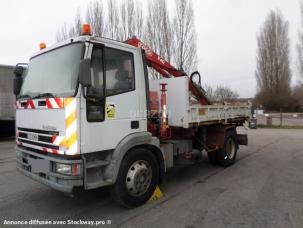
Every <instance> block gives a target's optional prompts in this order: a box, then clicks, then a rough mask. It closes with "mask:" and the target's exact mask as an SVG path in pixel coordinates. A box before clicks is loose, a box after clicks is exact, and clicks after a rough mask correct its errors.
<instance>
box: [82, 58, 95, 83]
mask: <svg viewBox="0 0 303 228" xmlns="http://www.w3.org/2000/svg"><path fill="white" fill-rule="evenodd" d="M79 82H80V84H81V85H82V86H83V87H90V86H91V85H92V81H91V77H90V59H83V60H81V62H80V65H79Z"/></svg>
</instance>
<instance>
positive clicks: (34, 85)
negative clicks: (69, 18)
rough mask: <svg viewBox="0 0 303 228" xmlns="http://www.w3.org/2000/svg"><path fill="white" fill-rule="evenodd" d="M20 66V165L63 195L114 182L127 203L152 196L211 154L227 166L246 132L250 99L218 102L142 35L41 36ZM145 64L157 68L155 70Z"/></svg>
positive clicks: (112, 187) (17, 91)
mask: <svg viewBox="0 0 303 228" xmlns="http://www.w3.org/2000/svg"><path fill="white" fill-rule="evenodd" d="M40 49H41V50H40V51H39V52H38V53H36V54H35V55H33V56H32V57H31V58H30V60H29V64H28V67H27V69H26V71H24V68H23V67H22V66H17V67H16V70H15V74H16V76H15V79H14V93H15V94H16V95H17V97H18V99H17V101H16V144H17V146H16V161H17V169H18V170H19V171H20V172H21V173H23V174H24V175H25V176H28V177H30V178H32V179H34V180H36V181H38V182H40V183H43V184H46V185H47V186H50V187H51V188H54V189H56V190H59V191H62V192H64V193H67V194H73V193H74V192H76V191H78V190H90V189H95V188H100V187H104V186H109V189H110V193H111V196H112V197H113V199H114V200H115V201H116V202H118V203H120V204H121V205H123V206H125V207H127V208H133V207H137V206H140V205H142V204H144V203H145V202H147V201H148V200H149V199H150V197H151V196H152V194H153V193H154V191H155V189H156V188H157V186H158V185H159V184H161V183H162V181H163V179H164V178H165V173H166V172H167V170H169V169H170V168H173V167H175V166H178V165H184V164H192V163H195V162H197V161H199V160H200V159H201V157H202V153H205V154H207V156H208V159H209V161H210V162H211V163H212V164H216V165H222V166H230V165H232V164H233V163H234V162H235V160H236V156H237V152H238V149H239V145H247V141H248V140H247V134H245V133H244V134H239V133H238V132H237V127H240V126H243V125H244V124H245V122H246V121H247V120H248V119H249V116H250V104H248V103H244V104H222V105H212V104H211V102H210V101H209V100H208V99H207V96H206V94H205V91H204V90H203V89H202V88H201V86H200V84H201V83H199V81H201V77H200V74H199V73H198V72H194V73H193V74H191V75H190V76H188V75H187V74H186V73H185V72H183V71H182V70H177V69H176V68H175V67H173V66H172V65H171V64H170V63H168V62H167V61H165V60H164V59H162V58H161V57H160V56H158V55H157V54H156V53H155V52H153V51H152V50H151V49H150V48H149V47H148V46H147V45H145V44H144V43H143V42H141V41H140V40H139V39H138V38H136V37H133V38H131V39H129V40H127V41H125V42H119V41H115V40H111V39H106V38H102V37H96V36H93V35H92V34H91V28H90V26H89V25H88V24H85V25H83V31H82V35H81V36H79V37H76V38H72V39H70V40H66V41H64V42H61V43H57V44H56V45H54V46H52V47H46V45H45V44H43V43H42V44H40ZM148 67H150V68H152V69H154V70H156V72H158V73H159V74H160V75H161V77H159V78H157V79H152V78H151V77H149V75H148Z"/></svg>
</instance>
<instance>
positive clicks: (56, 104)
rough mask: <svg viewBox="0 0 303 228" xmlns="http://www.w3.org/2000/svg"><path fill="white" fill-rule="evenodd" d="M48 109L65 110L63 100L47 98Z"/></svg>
mask: <svg viewBox="0 0 303 228" xmlns="http://www.w3.org/2000/svg"><path fill="white" fill-rule="evenodd" d="M46 107H47V108H50V109H55V108H56V109H57V108H63V98H47V99H46Z"/></svg>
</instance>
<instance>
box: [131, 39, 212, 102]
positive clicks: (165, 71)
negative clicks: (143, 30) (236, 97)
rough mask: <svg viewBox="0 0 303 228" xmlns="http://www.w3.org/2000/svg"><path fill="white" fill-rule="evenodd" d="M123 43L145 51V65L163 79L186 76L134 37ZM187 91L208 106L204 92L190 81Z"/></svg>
mask: <svg viewBox="0 0 303 228" xmlns="http://www.w3.org/2000/svg"><path fill="white" fill-rule="evenodd" d="M125 43H127V44H129V45H132V46H134V47H138V48H141V49H143V50H144V51H145V55H146V60H147V65H148V66H149V67H151V68H153V69H154V70H156V71H157V72H158V73H160V74H161V75H162V76H163V77H166V78H170V77H171V76H173V77H181V76H187V74H186V73H185V72H184V71H183V70H178V69H176V68H175V67H174V66H172V65H171V64H170V63H169V62H168V61H166V60H164V59H163V58H161V57H160V56H159V55H158V54H156V53H155V52H154V51H153V50H152V49H150V48H149V47H148V46H147V45H146V44H144V43H143V42H142V41H141V40H139V39H138V38H137V37H135V36H134V37H132V38H130V39H128V40H126V41H125ZM189 90H190V91H191V92H192V94H193V95H194V96H195V97H196V98H197V100H198V101H199V102H200V104H202V105H209V104H210V101H209V100H208V99H207V97H206V95H205V92H204V91H203V90H202V89H201V88H199V87H198V86H197V85H195V84H194V83H193V82H192V80H190V81H189Z"/></svg>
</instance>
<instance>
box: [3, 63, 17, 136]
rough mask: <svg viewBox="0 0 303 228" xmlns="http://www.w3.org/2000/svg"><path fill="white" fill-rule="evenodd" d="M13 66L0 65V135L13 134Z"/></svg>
mask: <svg viewBox="0 0 303 228" xmlns="http://www.w3.org/2000/svg"><path fill="white" fill-rule="evenodd" d="M14 69H15V67H14V66H9V65H0V135H1V136H11V135H14V133H15V108H14V105H15V95H14V93H13V91H12V88H13V80H14Z"/></svg>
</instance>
